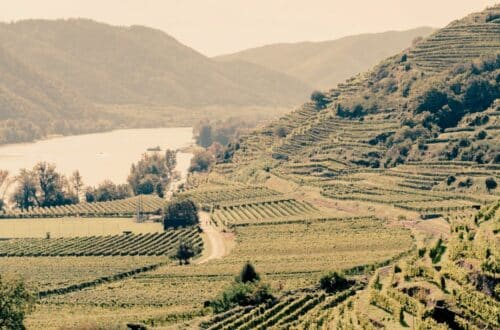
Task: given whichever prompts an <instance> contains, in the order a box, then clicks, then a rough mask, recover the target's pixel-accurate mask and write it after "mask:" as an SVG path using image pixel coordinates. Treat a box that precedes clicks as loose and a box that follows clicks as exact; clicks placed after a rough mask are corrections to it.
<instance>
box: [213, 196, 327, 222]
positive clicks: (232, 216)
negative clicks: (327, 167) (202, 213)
mask: <svg viewBox="0 0 500 330" xmlns="http://www.w3.org/2000/svg"><path fill="white" fill-rule="evenodd" d="M311 214H318V210H317V209H316V208H315V207H313V206H312V205H310V204H308V203H306V202H300V201H297V200H294V199H281V200H273V201H263V202H256V203H248V204H239V205H230V206H222V207H221V208H219V209H216V210H215V211H214V212H213V214H212V218H213V219H214V221H216V222H217V223H224V224H241V223H258V222H262V221H266V220H270V219H277V218H287V217H294V216H301V215H311Z"/></svg>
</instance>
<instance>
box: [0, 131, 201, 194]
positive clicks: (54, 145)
mask: <svg viewBox="0 0 500 330" xmlns="http://www.w3.org/2000/svg"><path fill="white" fill-rule="evenodd" d="M192 142H193V134H192V128H190V127H178V128H154V129H125V130H116V131H111V132H106V133H95V134H84V135H74V136H65V137H56V138H51V139H47V140H41V141H37V142H34V143H22V144H11V145H3V146H0V169H1V170H8V171H9V173H10V175H11V176H15V175H17V174H18V173H19V170H20V169H22V168H29V169H31V168H32V167H33V166H34V165H35V164H36V163H37V162H39V161H46V162H49V163H53V164H55V165H56V168H57V170H58V171H59V172H61V173H63V174H65V175H66V176H69V175H71V173H73V171H75V170H79V171H80V174H81V175H82V177H83V180H84V183H85V185H92V186H93V185H97V184H99V183H100V182H102V181H104V180H106V179H109V180H111V181H113V182H114V183H125V182H126V180H127V176H128V174H129V172H130V166H131V165H132V163H134V162H137V161H138V160H139V159H140V157H141V155H142V154H143V153H145V152H146V151H147V149H148V148H154V147H156V146H159V147H160V148H161V150H162V152H164V151H165V149H179V148H184V147H188V146H189V145H191V144H192ZM191 157H192V155H191V154H189V153H183V152H179V153H178V154H177V170H178V171H179V172H181V174H182V176H185V175H186V173H187V169H188V167H189V163H190V159H191Z"/></svg>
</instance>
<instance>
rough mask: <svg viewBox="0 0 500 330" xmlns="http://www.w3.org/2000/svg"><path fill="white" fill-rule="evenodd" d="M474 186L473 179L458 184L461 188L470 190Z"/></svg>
mask: <svg viewBox="0 0 500 330" xmlns="http://www.w3.org/2000/svg"><path fill="white" fill-rule="evenodd" d="M472 184H473V181H472V179H471V178H466V179H465V180H463V181H460V182H459V183H458V186H459V187H460V188H469V187H472Z"/></svg>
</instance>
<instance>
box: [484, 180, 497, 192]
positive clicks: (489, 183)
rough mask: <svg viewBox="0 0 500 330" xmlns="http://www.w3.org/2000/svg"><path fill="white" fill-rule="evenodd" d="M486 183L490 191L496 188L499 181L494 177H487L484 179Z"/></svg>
mask: <svg viewBox="0 0 500 330" xmlns="http://www.w3.org/2000/svg"><path fill="white" fill-rule="evenodd" d="M484 183H485V185H486V189H488V191H490V190H493V189H496V187H497V182H496V181H495V179H494V178H493V177H489V178H487V179H486V180H485V181H484Z"/></svg>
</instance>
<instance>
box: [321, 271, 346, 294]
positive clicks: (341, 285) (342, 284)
mask: <svg viewBox="0 0 500 330" xmlns="http://www.w3.org/2000/svg"><path fill="white" fill-rule="evenodd" d="M319 286H320V287H321V289H323V290H325V291H326V292H328V293H335V292H338V291H342V290H344V289H346V288H348V287H349V281H348V280H347V279H346V278H345V277H344V275H342V274H339V273H337V272H332V273H329V274H326V275H324V276H323V277H321V279H320V280H319Z"/></svg>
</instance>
